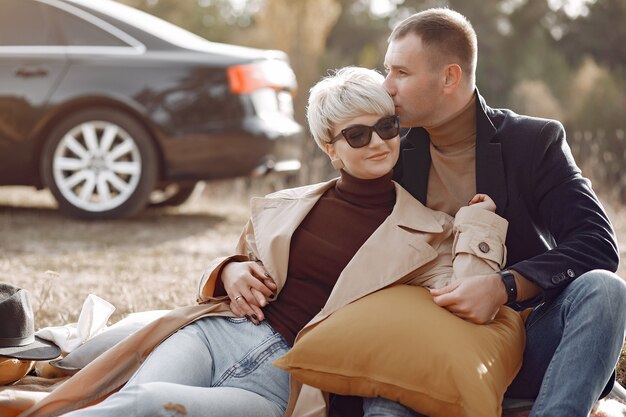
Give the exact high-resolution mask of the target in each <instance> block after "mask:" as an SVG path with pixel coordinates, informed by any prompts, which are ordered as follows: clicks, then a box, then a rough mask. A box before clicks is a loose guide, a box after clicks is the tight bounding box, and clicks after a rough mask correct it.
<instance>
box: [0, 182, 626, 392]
mask: <svg viewBox="0 0 626 417" xmlns="http://www.w3.org/2000/svg"><path fill="white" fill-rule="evenodd" d="M255 189H258V192H255V194H256V195H260V194H263V193H265V192H267V191H269V187H268V186H263V187H255ZM245 190H246V187H245V183H244V182H243V181H242V180H237V181H225V182H220V183H214V184H212V185H211V186H207V187H206V188H205V189H204V191H203V192H202V193H199V194H198V195H195V196H193V197H192V200H191V201H190V202H188V203H186V204H185V205H183V206H182V207H179V208H170V209H159V210H156V209H152V210H147V211H145V212H144V213H142V214H141V215H140V216H138V217H137V218H134V219H129V220H123V221H98V222H84V221H78V220H74V219H70V218H67V217H65V216H63V215H61V214H60V213H59V212H58V211H57V210H56V209H55V203H54V200H53V199H52V197H51V196H50V194H49V193H48V192H47V191H35V190H33V189H31V188H27V187H0V248H1V251H0V281H4V282H9V283H12V284H14V285H17V286H19V287H22V288H26V289H28V290H29V291H30V292H31V295H32V299H33V306H34V309H35V311H36V321H37V325H38V326H39V327H45V326H50V325H60V324H66V323H70V322H74V321H76V320H77V318H78V314H79V312H80V308H81V306H82V303H83V301H84V300H85V298H86V297H87V295H88V294H89V293H93V294H96V295H98V296H100V297H102V298H104V299H106V300H107V301H109V302H111V303H112V304H113V305H114V306H115V307H116V308H117V310H116V312H115V314H114V315H113V317H112V318H111V322H115V321H117V320H119V319H120V318H121V317H123V316H124V315H126V314H128V313H130V312H136V311H145V310H155V309H171V308H174V307H177V306H181V305H187V304H190V303H193V302H194V301H195V300H194V298H195V293H196V285H197V282H198V279H199V277H200V276H201V274H202V272H203V269H204V266H205V265H206V264H207V262H208V261H209V260H211V259H212V258H215V257H217V256H222V255H225V254H228V253H230V251H231V250H232V249H233V246H234V244H235V240H236V238H237V236H238V235H239V232H240V231H241V228H242V226H243V224H244V222H245V220H246V218H247V217H248V204H247V201H248V197H249V195H248V193H247V192H246V191H245ZM606 208H607V211H608V212H609V216H610V217H611V220H612V221H613V223H614V225H615V228H616V230H617V233H618V240H619V241H620V247H621V248H622V252H621V259H622V260H623V261H624V260H626V207H624V206H619V205H607V207H606ZM618 273H619V274H620V276H622V277H626V262H622V264H621V265H620V270H619V271H618ZM618 372H619V374H618V379H619V380H620V381H622V382H624V381H626V350H624V352H623V353H622V358H621V361H620V365H619V367H618Z"/></svg>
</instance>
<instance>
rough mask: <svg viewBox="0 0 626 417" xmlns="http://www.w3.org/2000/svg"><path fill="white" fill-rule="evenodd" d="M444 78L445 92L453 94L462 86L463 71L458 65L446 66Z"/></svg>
mask: <svg viewBox="0 0 626 417" xmlns="http://www.w3.org/2000/svg"><path fill="white" fill-rule="evenodd" d="M444 76H445V78H444V84H443V89H444V92H447V93H451V92H453V91H454V90H456V89H457V87H458V86H459V85H460V84H461V79H462V78H463V70H462V69H461V67H460V66H459V65H457V64H450V65H447V66H446V69H445V73H444Z"/></svg>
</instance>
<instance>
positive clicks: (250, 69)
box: [227, 60, 296, 94]
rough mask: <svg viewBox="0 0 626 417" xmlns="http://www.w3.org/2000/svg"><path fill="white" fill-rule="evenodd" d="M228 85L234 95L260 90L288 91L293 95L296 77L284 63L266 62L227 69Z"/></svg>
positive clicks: (276, 61)
mask: <svg viewBox="0 0 626 417" xmlns="http://www.w3.org/2000/svg"><path fill="white" fill-rule="evenodd" d="M227 74H228V84H229V86H230V91H231V92H233V93H234V94H247V93H251V92H253V91H255V90H258V89H261V88H272V89H275V90H289V91H291V92H292V93H294V94H295V91H296V76H295V74H294V73H293V71H292V70H291V67H290V66H289V64H287V63H286V62H285V61H279V60H268V61H262V62H256V63H253V64H245V65H234V66H232V67H228V69H227Z"/></svg>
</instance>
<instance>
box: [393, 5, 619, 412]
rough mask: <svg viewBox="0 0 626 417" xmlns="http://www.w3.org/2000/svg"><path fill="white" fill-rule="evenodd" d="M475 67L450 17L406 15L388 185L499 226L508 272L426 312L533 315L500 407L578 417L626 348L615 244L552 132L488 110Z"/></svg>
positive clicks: (470, 41)
mask: <svg viewBox="0 0 626 417" xmlns="http://www.w3.org/2000/svg"><path fill="white" fill-rule="evenodd" d="M476 61H477V42H476V34H475V32H474V30H473V28H472V26H471V24H470V23H469V22H468V21H467V19H466V18H465V17H464V16H462V15H460V14H459V13H457V12H454V11H452V10H449V9H429V10H426V11H423V12H420V13H417V14H415V15H413V16H410V17H409V18H407V19H406V20H404V21H403V22H401V23H400V24H399V25H398V26H397V27H396V28H395V29H394V30H393V32H392V34H391V36H390V38H389V46H388V49H387V54H386V56H385V67H386V69H387V71H388V75H387V78H386V80H385V86H386V88H387V90H388V91H389V93H390V94H391V96H392V97H393V99H394V104H395V108H396V112H397V114H398V115H399V116H400V122H401V124H402V126H403V127H406V128H410V130H409V131H408V133H407V134H406V135H405V136H404V138H403V140H402V148H401V156H400V160H399V162H398V165H397V166H396V170H395V178H396V180H397V181H399V182H400V183H401V184H402V185H403V186H404V187H405V188H406V189H407V190H409V191H410V192H411V193H412V194H413V195H414V196H415V197H416V198H418V199H419V200H421V201H422V202H423V203H425V204H426V205H428V206H429V207H431V208H433V209H437V210H442V211H445V212H447V213H448V214H451V215H454V214H455V213H456V211H457V210H458V209H459V208H460V207H461V206H463V205H466V204H467V201H469V199H470V198H471V197H472V196H473V195H474V194H475V193H485V194H488V195H489V196H491V198H493V199H494V200H495V202H496V205H497V212H498V214H500V215H502V216H503V217H505V218H506V219H507V220H508V221H509V233H508V235H507V241H506V244H507V248H508V264H507V269H506V270H505V271H504V272H502V273H500V274H492V275H484V276H474V277H468V278H467V279H462V280H460V281H458V282H457V283H455V284H453V285H450V286H448V287H446V288H443V289H441V290H433V291H432V294H433V297H434V300H435V302H436V303H437V304H439V305H440V306H442V307H444V308H446V309H448V310H449V311H451V312H452V313H454V314H456V315H457V316H459V317H462V318H464V319H466V320H470V321H472V322H475V323H484V322H487V321H489V320H490V319H491V318H492V317H493V316H494V314H495V313H496V311H497V310H498V308H499V307H500V306H501V305H502V304H510V305H514V306H517V307H521V306H528V305H530V306H533V307H534V310H533V311H532V312H531V313H530V315H529V317H528V318H527V320H526V330H527V342H526V350H525V355H524V364H523V367H522V369H521V371H520V372H519V374H518V376H517V377H516V379H515V380H514V382H513V383H512V384H511V386H510V387H509V390H508V392H507V396H508V397H512V398H533V399H535V402H534V405H533V408H532V411H531V413H530V416H567V417H574V416H581V417H582V416H587V415H588V413H589V411H590V410H591V408H592V406H593V404H594V402H595V401H596V400H597V399H598V398H599V397H600V396H601V394H606V393H607V392H608V390H610V388H611V386H612V381H613V379H612V378H611V372H612V371H613V368H614V366H615V363H616V361H617V358H618V356H619V352H620V349H621V347H622V345H623V341H624V323H625V317H626V309H625V307H624V306H625V305H626V302H625V299H626V286H625V285H624V282H623V281H622V280H621V279H620V278H619V277H617V276H616V275H615V274H614V273H613V272H615V271H616V269H617V265H618V263H619V252H618V249H617V244H616V240H615V234H614V232H613V229H612V226H611V224H610V222H609V219H608V218H607V215H606V213H605V212H604V210H603V208H602V206H601V204H600V203H599V201H598V199H597V198H596V196H595V194H594V192H593V191H592V189H591V186H590V182H589V181H588V180H587V179H585V178H583V177H582V176H581V173H580V170H579V169H578V167H577V166H576V164H575V162H574V160H573V158H572V155H571V152H570V149H569V147H568V145H567V143H566V141H565V132H564V129H563V126H562V125H561V124H560V123H559V122H557V121H554V120H546V119H538V118H531V117H527V116H519V115H517V114H515V113H513V112H512V111H510V110H500V109H492V108H490V107H489V106H487V104H486V103H485V100H484V99H483V97H481V96H480V94H479V93H478V90H477V89H476V87H475V69H476ZM480 250H484V251H488V250H489V248H487V247H484V248H480ZM607 381H609V383H608V384H607ZM398 407H401V406H399V405H398ZM395 415H407V414H406V410H404V411H398V413H397V414H395ZM413 415H415V414H413Z"/></svg>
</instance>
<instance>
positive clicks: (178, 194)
mask: <svg viewBox="0 0 626 417" xmlns="http://www.w3.org/2000/svg"><path fill="white" fill-rule="evenodd" d="M196 184H197V183H196V182H189V183H176V182H172V183H167V184H164V185H162V186H157V187H156V189H155V190H154V191H153V192H152V193H151V195H150V200H149V203H148V204H149V205H150V207H175V206H180V205H181V204H183V203H184V202H185V201H187V200H188V199H189V197H191V194H193V191H194V190H195V189H196Z"/></svg>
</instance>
